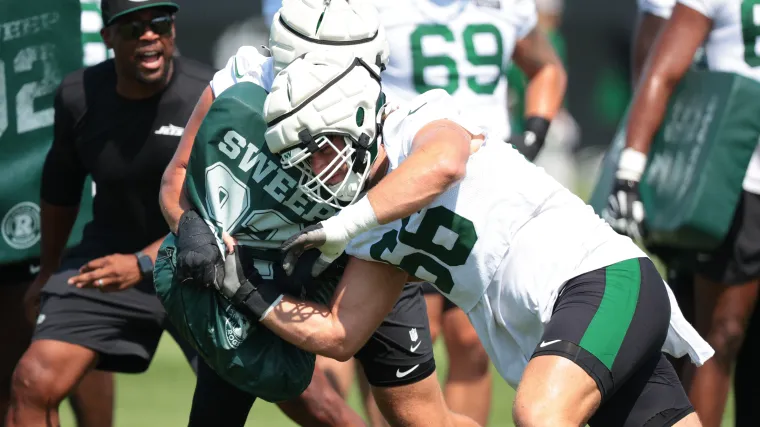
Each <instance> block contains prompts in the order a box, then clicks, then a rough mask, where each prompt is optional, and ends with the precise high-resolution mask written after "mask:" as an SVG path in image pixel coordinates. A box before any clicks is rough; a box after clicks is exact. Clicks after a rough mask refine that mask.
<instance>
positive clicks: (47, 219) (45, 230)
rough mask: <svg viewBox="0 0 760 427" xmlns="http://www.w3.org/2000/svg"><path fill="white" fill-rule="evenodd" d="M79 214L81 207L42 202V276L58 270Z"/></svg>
mask: <svg viewBox="0 0 760 427" xmlns="http://www.w3.org/2000/svg"><path fill="white" fill-rule="evenodd" d="M78 213H79V205H75V206H56V205H51V204H49V203H47V202H45V201H44V200H42V201H41V202H40V230H41V235H42V237H41V242H40V251H41V252H40V274H47V275H49V274H53V273H54V272H55V271H56V270H57V269H58V266H59V265H60V263H61V257H62V255H63V251H64V249H66V243H67V242H68V240H69V236H70V235H71V230H72V228H74V223H75V222H76V219H77V214H78Z"/></svg>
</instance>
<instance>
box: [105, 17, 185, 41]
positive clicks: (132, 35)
mask: <svg viewBox="0 0 760 427" xmlns="http://www.w3.org/2000/svg"><path fill="white" fill-rule="evenodd" d="M172 24H174V18H172V17H171V16H159V17H157V18H153V19H151V20H150V21H132V22H125V23H123V24H119V27H118V31H119V35H120V36H121V37H122V38H124V39H127V40H137V39H139V38H140V37H142V35H143V34H145V29H146V28H150V30H151V31H153V32H154V33H155V34H158V35H159V36H165V35H167V34H169V33H170V32H171V31H172Z"/></svg>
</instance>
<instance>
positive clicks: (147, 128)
mask: <svg viewBox="0 0 760 427" xmlns="http://www.w3.org/2000/svg"><path fill="white" fill-rule="evenodd" d="M212 77H213V70H212V69H211V68H208V67H206V66H203V65H200V64H198V63H195V62H191V61H190V60H187V59H184V58H175V60H174V73H173V75H172V79H171V81H170V83H169V85H168V86H167V87H166V89H165V90H164V91H163V92H161V93H159V94H157V95H154V96H153V97H151V98H147V99H142V100H130V99H126V98H123V97H122V96H120V95H119V94H117V93H116V72H115V69H114V63H113V61H112V60H110V61H105V62H103V63H101V64H98V65H96V66H93V67H89V68H86V69H83V70H79V71H77V72H74V73H72V74H70V75H68V76H67V77H66V78H65V79H64V80H63V82H62V83H61V85H60V87H59V88H58V92H57V94H56V98H55V139H54V140H53V146H52V148H51V150H50V153H49V154H48V156H47V159H46V161H45V168H44V171H43V175H42V199H44V200H45V201H46V202H48V203H50V204H53V205H57V206H74V205H77V204H78V203H79V200H80V197H81V193H82V186H83V184H84V182H85V177H86V176H87V175H91V176H92V178H93V181H94V182H95V198H94V201H93V220H92V221H91V222H90V223H89V224H88V225H87V227H86V228H85V231H84V236H83V238H82V246H83V247H88V246H90V247H93V246H96V247H102V248H103V250H107V251H109V252H111V253H132V252H136V251H139V250H141V249H142V248H144V247H145V246H147V245H149V244H150V243H152V242H154V241H156V240H157V239H159V238H161V237H162V236H164V235H166V234H167V233H168V232H169V228H168V226H167V225H166V221H165V220H164V218H163V216H162V215H161V211H160V207H159V205H158V193H159V189H160V185H161V177H162V175H163V173H164V170H165V169H166V166H167V165H168V164H169V161H170V160H171V158H172V156H173V155H174V152H175V150H176V149H177V145H178V143H179V140H180V136H181V135H182V131H183V129H184V127H185V124H186V123H187V121H188V119H189V118H190V114H191V113H192V111H193V108H194V107H195V104H196V103H197V102H198V98H199V97H200V96H201V93H202V92H203V90H204V89H205V88H206V86H208V82H209V80H210V79H211V78H212ZM104 245H105V247H103V246H104Z"/></svg>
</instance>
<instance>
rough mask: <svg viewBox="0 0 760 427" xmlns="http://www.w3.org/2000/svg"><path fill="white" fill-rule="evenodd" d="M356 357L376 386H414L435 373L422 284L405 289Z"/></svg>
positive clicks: (370, 380)
mask: <svg viewBox="0 0 760 427" xmlns="http://www.w3.org/2000/svg"><path fill="white" fill-rule="evenodd" d="M354 357H355V358H356V359H357V360H358V361H359V362H361V364H362V367H363V368H364V374H365V375H366V376H367V381H368V382H369V383H370V384H371V385H373V386H375V387H393V386H400V385H406V384H412V383H416V382H419V381H422V380H424V379H425V378H427V377H428V376H430V374H432V373H433V372H435V359H434V358H433V342H432V339H431V338H430V327H429V325H428V318H427V308H426V306H425V297H424V296H423V295H422V289H421V287H420V286H419V284H411V283H410V284H407V285H406V286H405V287H404V291H403V292H402V293H401V297H400V298H399V300H398V302H396V305H395V306H394V307H393V311H392V312H391V313H390V314H388V316H386V317H385V319H384V320H383V323H382V324H381V325H380V327H379V328H377V330H376V331H375V333H373V334H372V336H371V337H370V338H369V341H367V343H366V344H364V347H362V348H361V349H360V350H359V352H357V353H356V355H355V356H354Z"/></svg>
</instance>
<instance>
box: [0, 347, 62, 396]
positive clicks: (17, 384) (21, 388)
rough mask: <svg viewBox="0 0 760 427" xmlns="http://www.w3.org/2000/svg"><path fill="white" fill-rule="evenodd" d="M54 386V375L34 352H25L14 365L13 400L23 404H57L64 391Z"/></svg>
mask: <svg viewBox="0 0 760 427" xmlns="http://www.w3.org/2000/svg"><path fill="white" fill-rule="evenodd" d="M57 388H58V387H56V375H55V373H54V372H52V370H51V369H50V368H47V367H46V366H45V364H43V363H42V361H41V360H40V359H39V358H38V357H36V356H35V355H34V354H29V353H27V354H25V355H24V357H22V358H21V360H20V361H19V362H18V365H16V369H15V370H14V371H13V378H12V380H11V395H12V398H13V400H15V401H17V402H23V403H24V404H25V405H34V406H38V407H39V406H52V405H55V406H57V405H58V403H60V401H61V400H63V398H64V397H65V393H62V392H61V391H59V390H58V389H57Z"/></svg>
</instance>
